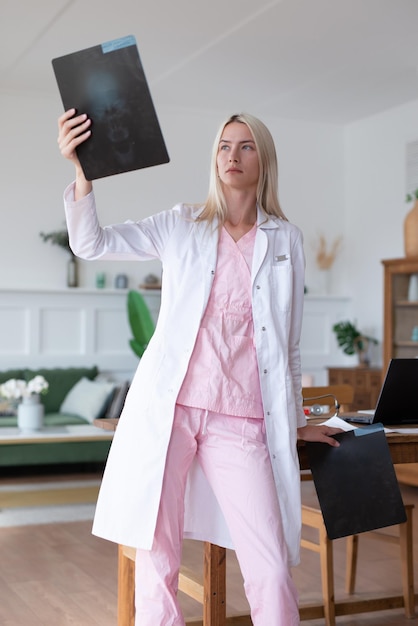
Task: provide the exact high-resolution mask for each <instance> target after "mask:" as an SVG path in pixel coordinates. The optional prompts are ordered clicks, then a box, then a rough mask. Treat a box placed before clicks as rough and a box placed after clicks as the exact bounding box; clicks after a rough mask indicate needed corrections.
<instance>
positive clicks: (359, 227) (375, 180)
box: [343, 101, 418, 357]
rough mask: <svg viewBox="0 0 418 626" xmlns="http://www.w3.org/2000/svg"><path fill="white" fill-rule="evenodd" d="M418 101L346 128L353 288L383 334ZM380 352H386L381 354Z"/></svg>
mask: <svg viewBox="0 0 418 626" xmlns="http://www.w3.org/2000/svg"><path fill="white" fill-rule="evenodd" d="M417 120H418V102H417V101H416V102H413V103H411V104H409V105H406V106H402V107H398V108H395V109H392V110H390V111H387V112H385V113H383V114H380V115H376V116H374V117H371V118H367V119H365V120H362V121H360V122H358V123H356V124H352V125H350V126H347V127H346V129H345V146H346V156H345V158H346V160H345V188H346V191H347V194H346V215H345V233H346V239H347V241H348V242H350V246H349V247H346V248H345V249H344V254H343V260H344V264H345V265H346V266H347V267H348V268H349V271H348V284H347V289H348V290H349V291H350V293H352V295H353V302H352V304H353V311H354V312H355V316H356V318H357V320H358V322H359V325H360V327H361V328H362V330H364V331H366V332H370V333H372V334H373V335H374V336H376V337H378V338H379V339H381V338H382V333H383V330H382V329H383V267H382V264H381V260H382V259H392V258H399V257H403V256H404V248H403V221H404V218H405V215H406V213H407V212H408V211H409V210H410V208H411V206H410V205H408V204H406V203H405V194H406V188H405V179H406V144H407V143H408V142H410V141H413V140H417V139H418V123H417ZM378 356H379V357H380V353H379V354H378Z"/></svg>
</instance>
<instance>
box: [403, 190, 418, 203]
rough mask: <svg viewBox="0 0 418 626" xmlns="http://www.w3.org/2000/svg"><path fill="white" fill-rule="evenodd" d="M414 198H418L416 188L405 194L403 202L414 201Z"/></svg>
mask: <svg viewBox="0 0 418 626" xmlns="http://www.w3.org/2000/svg"><path fill="white" fill-rule="evenodd" d="M415 200H418V189H414V191H411V193H407V194H406V198H405V202H414V201H415Z"/></svg>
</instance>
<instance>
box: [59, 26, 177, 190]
mask: <svg viewBox="0 0 418 626" xmlns="http://www.w3.org/2000/svg"><path fill="white" fill-rule="evenodd" d="M52 66H53V70H54V73H55V78H56V80H57V84H58V88H59V91H60V94H61V99H62V102H63V105H64V108H65V109H66V110H68V109H70V108H75V109H76V111H77V112H78V113H87V114H88V115H89V117H90V118H91V120H92V127H91V129H92V134H91V137H90V138H89V139H88V141H86V142H85V143H83V144H81V145H80V146H79V147H78V148H77V155H78V157H79V159H80V163H81V167H82V168H83V171H84V174H85V176H86V178H87V179H88V180H94V179H96V178H102V177H104V176H112V175H114V174H121V173H122V172H130V171H132V170H137V169H142V168H145V167H151V166H153V165H161V164H163V163H168V162H169V160H170V159H169V156H168V153H167V149H166V146H165V142H164V138H163V135H162V132H161V128H160V124H159V121H158V118H157V114H156V111H155V108H154V104H153V101H152V97H151V93H150V90H149V87H148V83H147V80H146V77H145V73H144V69H143V66H142V63H141V59H140V57H139V52H138V48H137V45H136V40H135V37H134V36H133V35H128V36H127V37H122V38H120V39H114V40H112V41H107V42H105V43H102V44H100V45H96V46H92V47H91V48H86V49H84V50H78V51H77V52H72V53H71V54H67V55H65V56H62V57H57V58H55V59H53V60H52Z"/></svg>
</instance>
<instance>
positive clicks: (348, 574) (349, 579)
mask: <svg viewBox="0 0 418 626" xmlns="http://www.w3.org/2000/svg"><path fill="white" fill-rule="evenodd" d="M358 540H359V537H358V535H350V536H348V537H347V549H346V566H345V568H346V569H345V590H346V592H347V593H349V594H352V593H354V589H355V586H356V573H357V554H358Z"/></svg>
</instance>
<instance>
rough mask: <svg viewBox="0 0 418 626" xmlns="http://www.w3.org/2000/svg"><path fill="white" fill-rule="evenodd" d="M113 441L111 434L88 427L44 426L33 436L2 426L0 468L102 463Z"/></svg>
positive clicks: (88, 425) (79, 425)
mask: <svg viewBox="0 0 418 626" xmlns="http://www.w3.org/2000/svg"><path fill="white" fill-rule="evenodd" d="M112 438H113V432H111V431H103V429H101V428H97V427H96V426H93V425H92V424H87V423H86V424H73V425H66V426H45V427H44V428H43V429H42V430H38V431H33V432H21V431H20V430H19V429H18V428H16V427H7V426H4V427H1V428H0V446H2V447H1V452H0V467H18V466H39V465H51V464H67V463H70V464H74V463H103V462H104V460H105V459H106V457H107V454H108V452H109V446H110V443H111V440H112Z"/></svg>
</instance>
